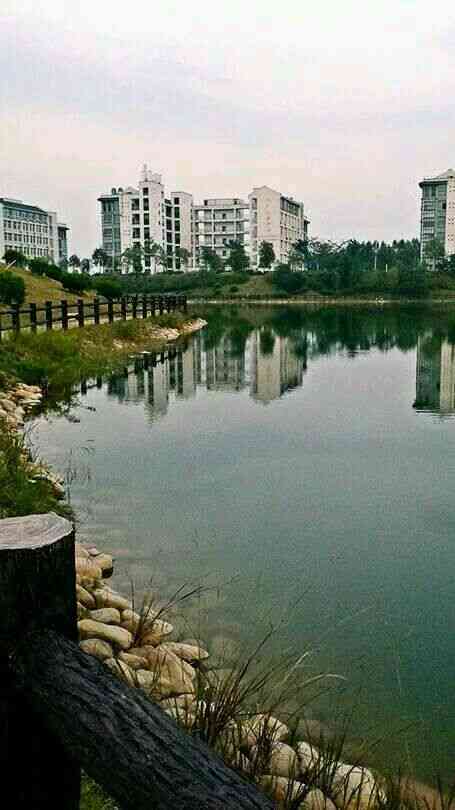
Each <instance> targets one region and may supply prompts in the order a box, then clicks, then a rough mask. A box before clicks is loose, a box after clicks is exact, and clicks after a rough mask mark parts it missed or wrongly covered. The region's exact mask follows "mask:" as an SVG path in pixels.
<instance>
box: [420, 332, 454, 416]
mask: <svg viewBox="0 0 455 810" xmlns="http://www.w3.org/2000/svg"><path fill="white" fill-rule="evenodd" d="M414 408H416V410H418V411H432V412H438V413H440V414H441V415H444V414H452V413H454V411H455V346H454V345H453V344H452V343H449V342H448V341H447V340H445V339H444V338H439V340H438V339H437V338H436V337H435V336H434V335H433V334H431V333H430V334H427V335H424V336H420V337H419V339H418V343H417V371H416V400H415V402H414Z"/></svg>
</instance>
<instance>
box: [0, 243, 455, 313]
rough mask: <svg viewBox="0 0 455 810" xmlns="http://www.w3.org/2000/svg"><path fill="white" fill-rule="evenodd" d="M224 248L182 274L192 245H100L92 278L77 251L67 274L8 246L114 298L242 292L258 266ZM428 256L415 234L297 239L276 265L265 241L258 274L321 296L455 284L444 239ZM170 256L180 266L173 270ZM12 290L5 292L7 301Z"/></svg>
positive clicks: (67, 283)
mask: <svg viewBox="0 0 455 810" xmlns="http://www.w3.org/2000/svg"><path fill="white" fill-rule="evenodd" d="M227 248H228V256H227V257H226V258H225V259H223V258H222V257H221V256H219V255H218V254H217V253H216V252H215V251H214V250H212V249H211V248H208V247H203V248H202V250H201V253H200V256H199V270H198V271H197V272H191V273H188V272H185V271H186V270H188V269H189V267H190V260H191V254H190V253H189V251H187V250H186V249H184V248H180V249H179V250H178V251H177V252H176V253H174V254H172V255H170V254H168V253H167V252H166V251H165V250H164V249H163V248H162V246H160V245H158V244H157V243H155V242H153V241H152V242H151V243H147V244H146V245H145V246H142V245H139V244H137V245H135V246H134V247H131V248H127V250H125V251H124V252H123V253H122V255H121V257H118V259H116V260H112V258H111V257H110V256H109V255H108V254H107V253H106V251H104V250H103V249H102V248H97V249H96V250H95V251H94V253H93V256H92V260H93V263H94V264H96V266H97V268H98V274H95V275H92V276H90V275H89V273H88V270H89V267H90V263H89V261H88V260H82V261H81V260H79V258H78V257H77V256H75V255H74V256H71V257H70V259H69V265H70V266H71V268H72V270H73V272H72V273H68V272H67V269H66V266H63V267H62V266H60V267H56V266H55V265H53V264H52V263H51V262H49V261H48V260H47V259H31V260H29V261H27V260H26V259H25V257H24V256H22V255H21V254H19V253H17V252H16V251H8V252H7V254H5V261H7V262H13V261H14V263H15V264H16V265H18V266H21V265H22V266H23V265H25V264H27V265H28V267H29V269H30V270H31V271H32V273H36V274H38V275H40V274H41V275H47V276H49V277H50V278H54V279H55V280H58V281H61V282H62V283H63V286H64V288H65V289H68V290H70V291H72V292H81V291H83V290H85V289H89V288H90V287H93V288H94V289H96V290H97V291H98V292H99V294H101V295H105V296H106V297H117V296H119V295H121V293H122V292H127V293H133V292H185V291H191V290H200V289H206V290H207V291H211V292H213V293H214V294H217V293H219V292H223V293H224V292H229V291H230V292H231V293H233V294H235V293H237V292H239V285H242V284H244V283H245V282H246V281H248V280H249V278H251V276H252V275H255V274H256V273H257V272H258V271H256V270H253V269H252V268H251V267H250V263H249V257H248V255H247V253H246V251H245V247H244V245H243V244H241V243H240V242H235V241H232V242H230V243H229V245H228V246H227ZM13 254H14V256H13ZM425 258H426V261H425V262H421V260H420V243H419V241H418V240H417V239H412V240H404V239H402V240H396V241H393V242H392V243H385V242H380V243H379V242H359V241H357V240H354V239H350V240H347V241H345V242H342V243H337V242H331V241H321V240H318V239H310V240H308V241H299V242H296V243H295V244H294V245H293V247H292V249H291V251H290V253H289V256H288V260H287V262H285V263H276V257H275V253H274V248H273V245H272V244H271V243H270V242H262V243H261V245H260V249H259V273H260V274H261V275H262V274H263V273H264V271H267V272H266V273H265V275H264V278H265V279H266V281H267V282H268V284H269V285H270V294H271V295H279V294H286V295H299V294H305V293H311V292H315V293H318V294H321V295H337V294H338V295H348V294H366V293H375V294H382V293H383V294H389V295H411V296H425V295H427V294H428V293H430V292H432V291H434V290H438V289H439V290H444V289H447V290H451V289H454V290H455V255H454V256H450V257H446V256H445V255H444V246H443V245H442V243H440V242H438V241H437V240H432V241H431V242H429V243H428V244H427V246H426V250H425ZM173 261H174V263H175V265H176V267H177V268H179V269H177V270H172V268H171V267H170V265H172V262H173ZM144 264H145V270H144ZM429 268H431V269H429ZM121 270H123V273H122V272H120V271H121ZM74 271H76V272H74ZM78 271H79V272H78ZM224 285H229V286H228V289H227V290H223V286H224ZM10 288H11V282H10ZM11 289H12V288H11ZM11 289H10V292H9V293H8V294H9V296H10V300H11V294H12V293H11ZM1 298H2V294H1V290H0V299H1ZM3 298H4V296H3ZM4 300H5V301H6V299H5V298H4ZM16 300H17V299H16Z"/></svg>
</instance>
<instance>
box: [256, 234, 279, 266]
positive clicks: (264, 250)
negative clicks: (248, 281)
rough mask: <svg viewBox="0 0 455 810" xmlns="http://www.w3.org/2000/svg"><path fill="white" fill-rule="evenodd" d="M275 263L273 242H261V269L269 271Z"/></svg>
mask: <svg viewBox="0 0 455 810" xmlns="http://www.w3.org/2000/svg"><path fill="white" fill-rule="evenodd" d="M274 261H275V251H274V249H273V245H272V243H271V242H265V241H264V242H261V244H260V245H259V267H262V268H263V269H264V270H269V269H270V267H271V266H272V264H273V263H274Z"/></svg>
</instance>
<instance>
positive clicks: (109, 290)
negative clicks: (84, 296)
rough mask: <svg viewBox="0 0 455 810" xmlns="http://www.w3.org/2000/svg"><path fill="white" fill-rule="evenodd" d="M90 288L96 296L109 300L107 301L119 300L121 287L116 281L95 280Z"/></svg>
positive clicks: (109, 279) (107, 279) (106, 279)
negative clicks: (92, 288)
mask: <svg viewBox="0 0 455 810" xmlns="http://www.w3.org/2000/svg"><path fill="white" fill-rule="evenodd" d="M92 286H93V287H94V288H95V290H96V292H97V293H98V295H102V296H103V297H104V298H109V300H112V299H114V298H121V295H122V285H121V284H120V282H119V281H117V280H116V279H111V278H97V279H96V280H94V281H93V282H92Z"/></svg>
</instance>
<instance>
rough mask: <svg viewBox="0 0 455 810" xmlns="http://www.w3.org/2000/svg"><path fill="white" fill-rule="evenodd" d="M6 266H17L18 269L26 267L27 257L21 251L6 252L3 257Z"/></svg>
mask: <svg viewBox="0 0 455 810" xmlns="http://www.w3.org/2000/svg"><path fill="white" fill-rule="evenodd" d="M3 258H4V260H5V262H6V264H15V265H16V267H25V265H26V264H27V257H26V256H25V254H24V253H22V251H20V250H5V253H4V256H3Z"/></svg>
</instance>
